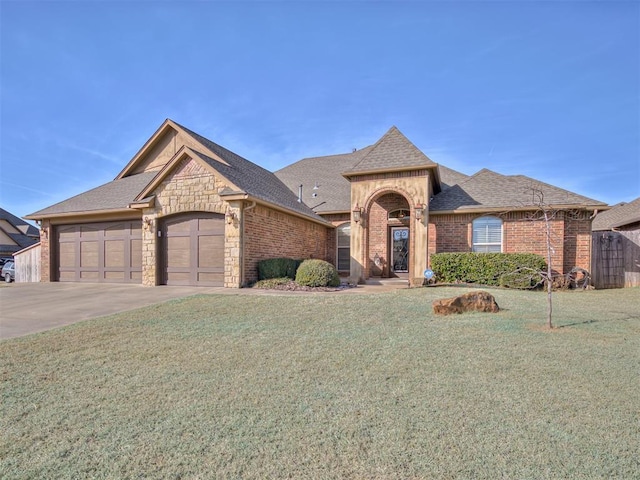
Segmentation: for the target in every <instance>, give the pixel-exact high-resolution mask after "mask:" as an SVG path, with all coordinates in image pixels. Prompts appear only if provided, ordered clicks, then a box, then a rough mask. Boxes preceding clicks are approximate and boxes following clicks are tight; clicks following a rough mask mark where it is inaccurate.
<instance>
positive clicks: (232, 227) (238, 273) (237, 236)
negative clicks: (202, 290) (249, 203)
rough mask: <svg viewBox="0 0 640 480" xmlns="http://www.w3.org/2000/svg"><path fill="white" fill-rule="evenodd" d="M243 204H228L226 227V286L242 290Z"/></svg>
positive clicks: (236, 202)
mask: <svg viewBox="0 0 640 480" xmlns="http://www.w3.org/2000/svg"><path fill="white" fill-rule="evenodd" d="M243 203H244V202H242V201H241V200H236V201H231V202H229V203H228V207H227V212H226V214H225V227H224V286H225V287H227V288H241V287H242V283H243V281H244V278H243V277H244V275H243V272H242V232H243V228H244V224H243V214H242V210H243Z"/></svg>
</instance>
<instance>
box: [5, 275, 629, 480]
mask: <svg viewBox="0 0 640 480" xmlns="http://www.w3.org/2000/svg"><path fill="white" fill-rule="evenodd" d="M460 292H461V289H457V288H429V289H413V290H400V291H397V292H390V293H385V294H378V295H357V294H354V293H353V292H341V293H329V294H312V295H300V294H297V295H214V296H197V297H191V298H188V299H183V300H179V301H173V302H168V303H165V304H162V305H157V306H154V307H149V308H144V309H140V310H137V311H134V312H129V313H126V314H120V315H115V316H111V317H105V318H101V319H96V320H92V321H88V322H84V323H80V324H76V325H74V326H71V327H67V328H63V329H58V330H54V331H51V332H46V333H42V334H37V335H33V336H29V337H25V338H20V339H14V340H7V341H3V342H1V343H0V375H1V377H0V378H1V379H2V380H1V381H2V407H1V408H2V410H1V414H2V415H1V422H0V432H2V433H1V434H0V477H1V478H32V479H45V478H56V479H65V478H68V479H71V478H176V479H177V478H185V479H186V478H188V479H195V478H202V479H204V478H296V479H301V478H317V479H321V478H385V479H388V478H402V479H405V478H490V479H495V478H536V479H537V478H621V479H622V478H623V479H630V478H640V462H639V460H638V458H640V446H639V445H640V420H639V415H640V414H639V412H640V374H639V372H640V335H639V333H640V319H639V313H638V312H639V310H640V291H639V290H638V289H626V290H609V291H588V292H558V293H555V294H554V300H555V311H556V316H555V320H554V322H555V324H556V325H558V326H559V328H557V329H555V330H553V331H548V330H546V329H545V328H544V323H545V302H546V297H545V295H544V293H539V292H519V291H510V290H491V292H492V293H493V294H494V295H495V296H496V299H497V301H498V304H499V305H500V306H501V307H502V308H504V309H505V310H504V311H502V312H500V313H498V314H467V315H458V316H450V317H434V316H433V315H432V313H431V301H432V300H434V299H435V298H442V297H446V296H452V295H455V294H458V293H460Z"/></svg>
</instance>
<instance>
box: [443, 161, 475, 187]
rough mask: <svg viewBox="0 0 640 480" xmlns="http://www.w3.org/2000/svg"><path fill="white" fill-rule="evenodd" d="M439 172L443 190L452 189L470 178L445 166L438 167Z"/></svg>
mask: <svg viewBox="0 0 640 480" xmlns="http://www.w3.org/2000/svg"><path fill="white" fill-rule="evenodd" d="M438 170H439V171H440V185H442V190H446V189H447V188H451V187H453V186H454V185H457V184H459V183H462V182H464V181H465V180H467V179H468V178H469V175H465V174H464V173H461V172H458V171H457V170H453V169H451V168H449V167H445V166H444V165H438Z"/></svg>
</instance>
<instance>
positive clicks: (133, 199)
mask: <svg viewBox="0 0 640 480" xmlns="http://www.w3.org/2000/svg"><path fill="white" fill-rule="evenodd" d="M532 188H535V189H537V190H539V191H541V192H544V195H545V202H546V203H548V204H553V206H554V208H556V209H559V210H560V212H559V214H558V215H556V216H555V217H554V219H553V221H552V228H553V234H554V239H555V240H556V242H557V245H558V247H557V248H556V249H555V251H554V256H553V268H554V269H555V270H557V271H558V272H565V271H567V270H568V269H570V268H572V267H573V266H576V265H577V266H582V267H584V268H587V267H589V263H590V235H591V219H590V218H591V216H592V214H593V212H594V211H595V210H596V209H602V208H606V205H605V204H603V203H601V202H598V201H596V200H592V199H590V198H586V197H583V196H581V195H577V194H575V193H571V192H568V191H566V190H563V189H560V188H557V187H554V186H551V185H547V184H544V183H542V182H538V181H536V180H533V179H531V178H528V177H524V176H520V175H516V176H505V175H500V174H498V173H495V172H492V171H489V170H486V169H485V170H480V171H479V172H478V173H476V174H475V175H472V176H467V175H464V174H462V173H460V172H456V171H455V170H451V169H449V168H447V167H445V166H441V165H438V164H437V163H435V162H433V161H432V160H431V159H430V158H428V157H427V156H426V155H425V154H424V153H423V152H421V151H420V150H419V149H418V148H417V147H416V146H415V145H413V144H412V143H411V142H410V141H409V140H408V139H407V138H406V137H405V136H404V135H403V134H402V133H401V132H400V131H399V130H398V129H397V128H396V127H392V128H391V129H390V130H389V131H388V132H387V133H385V134H384V135H383V136H382V138H380V139H379V140H378V141H377V142H376V143H375V144H374V145H370V146H367V147H365V148H362V149H360V150H355V151H353V152H351V153H346V154H339V155H331V156H325V157H315V158H306V159H303V160H300V161H298V162H296V163H294V164H292V165H290V166H288V167H286V168H283V169H281V170H279V171H277V172H275V173H272V172H269V171H267V170H265V169H263V168H261V167H259V166H258V165H256V164H254V163H252V162H250V161H249V160H246V159H244V158H242V157H241V156H239V155H237V154H235V153H233V152H231V151H229V150H227V149H225V148H223V147H221V146H220V145H217V144H215V143H214V142H212V141H210V140H208V139H206V138H204V137H202V136H200V135H199V134H197V133H195V132H193V131H191V130H189V129H188V128H186V127H183V126H181V125H179V124H178V123H176V122H174V121H172V120H169V119H167V120H166V121H165V122H164V123H163V124H162V125H161V126H160V128H159V129H158V130H157V131H156V132H155V133H154V134H153V136H152V137H151V138H150V139H149V140H148V141H147V142H146V143H145V144H144V145H143V146H142V148H141V149H140V151H139V152H138V153H137V154H136V155H135V156H134V157H133V158H132V159H131V161H130V162H129V163H128V164H127V165H126V166H125V167H124V169H123V170H122V171H121V172H120V173H119V174H118V175H117V177H116V178H115V179H114V180H113V181H112V182H109V183H107V184H105V185H102V186H100V187H97V188H95V189H93V190H90V191H88V192H85V193H81V194H80V195H77V196H75V197H72V198H70V199H67V200H64V201H63V202H60V203H58V204H56V205H52V206H50V207H48V208H45V209H43V210H40V211H38V212H35V213H33V214H31V215H29V216H27V217H26V218H30V219H33V220H38V221H40V222H41V225H42V232H43V234H42V266H41V270H42V271H41V278H42V281H72V282H81V281H89V282H131V283H142V284H143V285H160V284H169V285H172V284H174V285H213V286H225V287H230V288H238V287H242V286H244V285H247V284H250V283H252V282H254V281H255V280H257V263H258V262H259V261H260V260H262V259H265V258H273V257H281V256H286V257H292V258H320V259H325V260H327V261H329V262H332V263H334V264H335V265H336V266H337V268H338V270H339V271H340V273H341V274H342V275H343V276H344V277H349V279H350V280H351V281H360V282H362V281H365V280H366V279H368V278H371V277H378V276H379V277H401V278H406V279H407V280H408V282H409V283H410V284H421V283H422V281H423V280H422V278H423V277H422V276H423V271H424V270H425V269H426V268H427V267H428V266H429V256H430V255H431V254H432V253H436V252H456V251H478V252H492V251H502V252H533V253H540V254H544V253H545V242H544V228H545V225H544V222H541V221H540V220H539V219H535V218H534V216H533V215H532V212H534V211H535V210H536V203H535V199H533V198H532V197H531V194H530V193H528V192H530V190H531V189H532ZM565 211H566V212H567V214H566V215H565V214H564V212H565ZM569 213H570V214H569Z"/></svg>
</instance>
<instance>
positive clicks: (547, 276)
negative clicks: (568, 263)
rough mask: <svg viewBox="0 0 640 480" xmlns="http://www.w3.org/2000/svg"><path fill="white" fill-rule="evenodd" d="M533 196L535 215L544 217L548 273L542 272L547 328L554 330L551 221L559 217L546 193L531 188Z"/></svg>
mask: <svg viewBox="0 0 640 480" xmlns="http://www.w3.org/2000/svg"><path fill="white" fill-rule="evenodd" d="M531 196H532V200H533V205H535V207H536V209H537V212H535V214H534V215H538V216H539V217H542V219H543V220H544V227H545V247H546V256H547V259H546V260H547V271H546V272H540V275H541V276H542V278H543V279H544V282H545V283H546V286H547V326H548V327H549V328H553V269H552V268H551V260H552V258H553V254H554V253H555V249H554V248H553V244H554V242H553V237H552V232H551V221H552V220H553V219H554V218H556V217H557V215H558V211H557V210H554V209H552V208H551V207H550V206H549V205H547V204H546V203H545V201H544V192H543V191H542V190H540V189H539V188H536V187H533V186H532V187H531Z"/></svg>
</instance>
